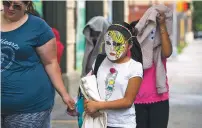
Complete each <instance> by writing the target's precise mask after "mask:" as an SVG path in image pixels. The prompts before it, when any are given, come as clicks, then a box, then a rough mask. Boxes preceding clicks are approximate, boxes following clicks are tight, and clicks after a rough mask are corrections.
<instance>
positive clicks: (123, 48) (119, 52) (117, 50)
mask: <svg viewBox="0 0 202 128" xmlns="http://www.w3.org/2000/svg"><path fill="white" fill-rule="evenodd" d="M104 40H105V51H106V54H107V57H108V58H109V59H110V60H112V61H114V60H118V59H120V58H121V57H124V56H125V55H126V52H127V49H128V43H127V41H126V40H125V37H124V36H123V34H121V33H120V32H119V31H108V32H107V33H106V34H105V39H104Z"/></svg>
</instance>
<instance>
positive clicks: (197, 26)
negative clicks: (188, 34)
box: [192, 1, 202, 31]
mask: <svg viewBox="0 0 202 128" xmlns="http://www.w3.org/2000/svg"><path fill="white" fill-rule="evenodd" d="M192 21H193V30H194V31H202V1H193V17H192Z"/></svg>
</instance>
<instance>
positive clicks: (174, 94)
mask: <svg viewBox="0 0 202 128" xmlns="http://www.w3.org/2000/svg"><path fill="white" fill-rule="evenodd" d="M201 49H202V40H195V41H194V42H191V43H189V44H188V46H187V47H186V48H185V49H184V50H183V52H182V53H181V54H180V55H178V56H177V57H176V58H170V59H168V63H167V74H168V80H169V85H170V117H169V126H168V128H201V127H202V91H201V90H202V50H201ZM73 85H74V83H72V84H71V85H69V86H73ZM77 127H78V126H77V120H76V118H72V117H69V116H67V114H66V113H65V106H64V104H63V103H62V101H61V98H60V97H59V96H56V103H55V106H54V110H53V113H52V128H77Z"/></svg>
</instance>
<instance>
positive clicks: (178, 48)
mask: <svg viewBox="0 0 202 128" xmlns="http://www.w3.org/2000/svg"><path fill="white" fill-rule="evenodd" d="M187 45H188V44H187V43H186V42H180V44H179V45H178V47H177V52H178V54H180V53H182V51H183V49H184V48H185V47H187Z"/></svg>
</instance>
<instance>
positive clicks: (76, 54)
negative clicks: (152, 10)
mask: <svg viewBox="0 0 202 128" xmlns="http://www.w3.org/2000/svg"><path fill="white" fill-rule="evenodd" d="M34 3H35V8H36V10H37V11H38V12H39V14H40V15H41V17H43V18H44V19H45V21H46V22H47V23H48V24H49V25H50V26H51V27H54V28H56V29H58V30H59V32H60V36H61V42H62V43H63V44H64V46H65V51H64V54H63V57H62V62H61V68H62V72H63V74H64V75H66V77H68V74H69V73H75V72H76V73H81V70H82V69H81V65H82V60H83V54H84V50H85V38H84V36H83V33H82V30H83V28H84V26H85V24H86V23H87V22H88V21H89V20H90V19H91V18H92V17H94V16H104V17H105V18H106V19H108V20H109V21H110V22H112V23H113V22H117V21H126V22H129V23H130V22H132V21H134V20H138V19H140V18H141V16H142V15H143V14H144V12H145V11H146V10H147V9H148V8H149V7H150V6H152V5H155V4H165V5H167V6H168V7H170V8H172V9H173V28H174V29H173V41H172V42H173V48H174V52H173V56H177V55H178V54H179V53H181V52H182V49H183V48H184V47H185V46H186V45H187V43H188V42H191V41H192V40H193V39H194V38H201V37H202V17H201V16H202V10H201V7H202V1H191V0H186V1H163V0H143V1H140V0H125V1H112V0H103V1H84V0H78V1H73V0H71V1H69V0H68V1H41V0H34ZM64 77H65V76H64Z"/></svg>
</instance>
